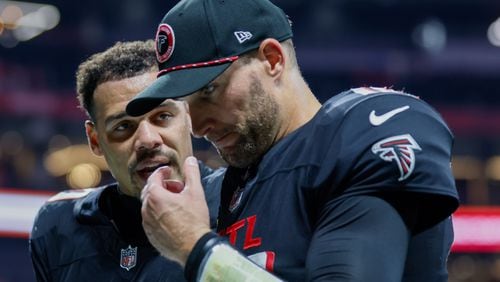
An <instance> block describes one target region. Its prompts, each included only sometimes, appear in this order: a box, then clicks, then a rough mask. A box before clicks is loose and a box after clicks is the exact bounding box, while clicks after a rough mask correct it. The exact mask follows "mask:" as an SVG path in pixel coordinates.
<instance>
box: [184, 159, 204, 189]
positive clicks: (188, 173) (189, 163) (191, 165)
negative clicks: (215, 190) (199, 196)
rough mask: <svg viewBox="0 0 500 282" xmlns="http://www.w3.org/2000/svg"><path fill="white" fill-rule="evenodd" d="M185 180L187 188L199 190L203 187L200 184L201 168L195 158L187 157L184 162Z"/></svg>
mask: <svg viewBox="0 0 500 282" xmlns="http://www.w3.org/2000/svg"><path fill="white" fill-rule="evenodd" d="M184 178H185V182H186V187H189V188H190V189H197V190H199V189H200V188H201V187H202V186H201V182H200V168H199V166H198V160H197V159H196V158H195V157H193V156H189V157H187V158H186V160H185V161H184ZM201 189H203V188H201ZM197 190H195V191H197ZM202 192H203V191H202Z"/></svg>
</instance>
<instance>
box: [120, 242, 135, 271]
mask: <svg viewBox="0 0 500 282" xmlns="http://www.w3.org/2000/svg"><path fill="white" fill-rule="evenodd" d="M136 262H137V247H135V248H132V247H131V246H130V245H128V248H126V249H122V250H121V256H120V266H121V267H122V268H125V269H126V270H127V271H129V270H130V269H132V268H133V267H134V266H135V264H136Z"/></svg>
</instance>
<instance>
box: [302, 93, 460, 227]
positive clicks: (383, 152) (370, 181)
mask: <svg viewBox="0 0 500 282" xmlns="http://www.w3.org/2000/svg"><path fill="white" fill-rule="evenodd" d="M339 112H342V113H341V114H339ZM332 114H334V115H336V116H335V117H334V118H332V119H331V120H329V113H326V114H325V118H324V119H325V122H324V125H323V124H321V123H320V124H321V126H318V127H317V128H316V129H315V132H314V133H313V134H314V135H317V136H318V139H319V138H321V136H324V137H323V139H322V141H321V142H318V144H319V146H317V148H316V150H319V151H321V153H322V159H321V160H320V161H319V162H318V166H317V168H315V169H314V171H313V173H312V177H311V178H310V179H313V181H314V182H315V183H314V184H313V185H312V187H314V190H317V191H315V192H316V193H317V197H316V199H317V201H318V202H319V203H322V204H320V205H318V207H320V209H321V207H322V205H323V204H325V203H326V201H329V200H330V199H334V198H338V197H349V196H352V195H379V196H381V197H385V198H386V200H388V201H395V202H396V203H399V205H403V206H404V204H405V203H409V202H412V203H413V202H418V203H419V204H418V205H417V206H416V207H415V208H416V210H418V212H419V217H418V218H417V219H415V220H416V221H415V226H414V228H415V230H414V231H415V232H419V231H421V230H424V229H426V228H428V227H430V226H432V225H434V224H436V223H437V222H440V221H441V220H443V219H444V218H446V217H448V216H449V215H450V214H451V213H452V212H453V211H454V210H455V209H456V208H457V207H458V197H457V192H456V188H455V182H454V178H453V175H452V171H451V163H450V162H451V149H452V144H453V136H452V134H451V132H450V130H449V129H448V127H447V125H446V123H445V122H444V121H443V120H442V118H441V116H440V115H439V114H438V113H437V112H436V111H435V110H434V109H432V108H431V107H430V106H429V105H428V104H427V103H425V102H423V101H421V100H420V99H418V98H416V97H414V96H411V95H406V94H402V93H379V94H371V95H367V96H366V97H362V98H358V99H357V100H356V102H352V103H350V104H349V105H347V106H346V107H345V108H342V109H339V108H338V107H337V108H333V109H332ZM332 121H333V122H332ZM330 123H331V124H333V125H330ZM329 129H331V132H328V130H329ZM317 214H320V211H318V213H317Z"/></svg>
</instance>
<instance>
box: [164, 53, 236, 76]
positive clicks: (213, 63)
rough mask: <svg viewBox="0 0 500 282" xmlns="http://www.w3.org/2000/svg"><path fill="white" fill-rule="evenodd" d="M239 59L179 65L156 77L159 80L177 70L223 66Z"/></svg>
mask: <svg viewBox="0 0 500 282" xmlns="http://www.w3.org/2000/svg"><path fill="white" fill-rule="evenodd" d="M238 58H239V56H232V57H227V58H222V59H217V60H213V61H208V62H201V63H193V64H186V65H179V66H175V67H170V68H166V69H163V70H161V71H159V72H158V75H157V76H156V77H157V78H158V77H160V76H162V75H164V74H166V73H168V72H171V71H176V70H184V69H194V68H203V67H209V66H216V65H222V64H225V63H231V62H234V61H236V60H238Z"/></svg>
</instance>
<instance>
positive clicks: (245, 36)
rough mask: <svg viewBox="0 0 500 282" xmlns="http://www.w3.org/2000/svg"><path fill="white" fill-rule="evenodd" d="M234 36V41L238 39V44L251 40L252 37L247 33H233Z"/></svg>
mask: <svg viewBox="0 0 500 282" xmlns="http://www.w3.org/2000/svg"><path fill="white" fill-rule="evenodd" d="M234 36H236V39H238V42H239V43H240V44H241V43H243V42H245V41H247V40H249V39H250V38H252V36H253V35H252V33H251V32H249V31H235V32H234Z"/></svg>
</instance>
